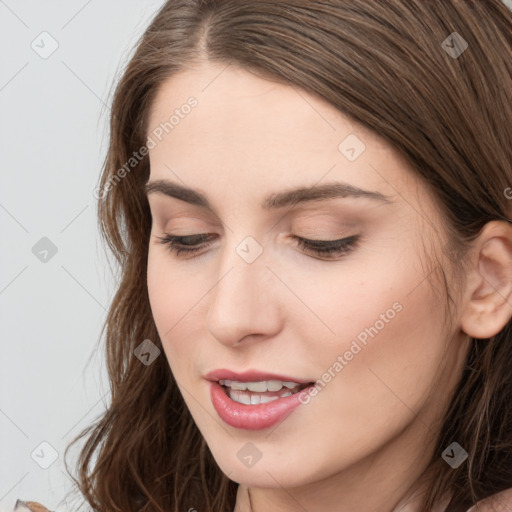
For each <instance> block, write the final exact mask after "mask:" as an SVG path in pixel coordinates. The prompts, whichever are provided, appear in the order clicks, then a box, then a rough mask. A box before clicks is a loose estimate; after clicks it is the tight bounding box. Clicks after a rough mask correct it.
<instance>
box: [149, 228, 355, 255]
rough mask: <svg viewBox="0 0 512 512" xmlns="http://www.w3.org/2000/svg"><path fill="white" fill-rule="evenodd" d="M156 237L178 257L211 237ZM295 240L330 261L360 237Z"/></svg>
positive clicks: (199, 247)
mask: <svg viewBox="0 0 512 512" xmlns="http://www.w3.org/2000/svg"><path fill="white" fill-rule="evenodd" d="M156 237H157V238H158V239H159V240H160V242H159V243H161V244H165V245H167V246H168V248H169V250H170V251H171V252H173V253H175V254H176V256H179V255H180V254H185V255H191V254H195V253H197V252H199V251H201V250H203V249H204V248H206V247H208V246H209V245H210V244H209V243H203V244H201V242H205V241H209V239H211V236H210V235H208V234H207V233H201V234H198V235H189V236H177V235H172V234H170V233H164V236H158V235H156ZM292 238H294V239H295V240H297V242H298V245H299V247H300V248H301V249H303V250H304V251H306V252H308V253H312V254H314V255H315V256H327V257H329V258H331V259H332V256H334V257H339V256H343V255H344V254H348V253H349V252H350V251H352V250H354V249H355V248H356V246H357V242H358V241H359V238H360V235H352V236H349V237H346V238H341V239H339V240H309V239H307V238H302V237H299V236H293V237H292Z"/></svg>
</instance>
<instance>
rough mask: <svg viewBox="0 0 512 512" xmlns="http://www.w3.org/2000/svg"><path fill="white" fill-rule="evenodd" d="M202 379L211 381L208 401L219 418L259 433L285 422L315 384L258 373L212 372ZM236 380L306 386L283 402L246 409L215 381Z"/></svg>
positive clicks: (231, 424)
mask: <svg viewBox="0 0 512 512" xmlns="http://www.w3.org/2000/svg"><path fill="white" fill-rule="evenodd" d="M205 378H206V379H207V380H209V381H210V399H211V401H212V404H213V407H214V409H215V410H216V412H217V414H218V415H219V417H220V418H221V419H222V420H223V421H224V422H225V423H227V424H228V425H230V426H231V427H234V428H239V429H245V430H262V429H265V428H270V427H273V426H274V425H276V424H277V423H280V422H281V421H283V420H284V419H285V418H287V417H288V416H289V415H290V414H291V413H292V412H293V411H294V410H295V409H296V408H297V407H298V406H299V405H302V404H303V403H304V401H303V400H301V399H302V398H306V396H307V394H308V392H309V388H310V387H311V386H313V384H314V383H311V381H308V380H304V379H296V378H295V377H289V376H284V375H277V374H275V373H265V372H260V371H257V370H248V371H246V372H242V373H239V372H233V371H231V370H214V371H212V372H210V373H208V374H207V375H206V376H205ZM224 379H226V380H236V381H239V382H255V381H261V380H280V381H284V382H288V381H290V382H297V383H299V384H308V383H311V384H310V386H307V387H306V388H304V389H303V390H301V391H299V392H298V393H295V394H293V395H290V396H287V397H285V398H279V399H277V400H273V401H272V402H267V403H265V404H257V405H245V404H241V403H239V402H235V401H234V400H232V399H231V398H230V397H229V396H228V395H227V393H226V392H225V390H224V388H223V387H222V386H221V385H220V384H219V383H218V382H217V381H218V380H224Z"/></svg>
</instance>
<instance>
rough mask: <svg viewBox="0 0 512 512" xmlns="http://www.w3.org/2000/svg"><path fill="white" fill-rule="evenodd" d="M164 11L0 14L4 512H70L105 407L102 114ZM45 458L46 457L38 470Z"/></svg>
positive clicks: (84, 7)
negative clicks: (80, 467)
mask: <svg viewBox="0 0 512 512" xmlns="http://www.w3.org/2000/svg"><path fill="white" fill-rule="evenodd" d="M163 3H164V2H163V0H144V1H141V0H109V1H99V0H89V1H87V0H73V1H69V0H68V1H67V2H64V1H60V2H58V1H51V2H37V1H35V0H31V1H16V0H6V1H5V2H4V1H0V48H2V54H1V62H0V112H1V117H0V140H1V141H2V153H1V154H2V158H1V171H0V232H1V242H0V243H1V246H2V251H1V252H0V325H1V329H2V331H1V332H2V338H1V353H0V368H1V374H0V379H1V380H0V383H1V388H0V454H1V459H0V460H1V464H0V511H11V510H12V509H13V507H14V504H15V502H16V500H17V499H18V498H20V499H24V500H34V501H39V502H41V503H42V504H44V505H45V506H47V507H49V508H51V509H52V510H60V511H63V510H70V509H71V507H70V506H71V505H75V504H76V503H75V502H73V501H69V502H68V504H67V505H66V503H65V502H63V501H62V500H63V499H64V497H65V495H66V493H67V492H68V491H69V490H70V489H71V482H70V480H69V479H68V478H67V477H66V476H65V475H64V472H65V471H64V466H63V461H62V457H63V452H64V448H65V447H66V445H67V444H68V443H69V442H70V440H71V439H72V437H74V435H76V434H78V432H79V431H81V429H82V428H84V427H85V426H86V425H88V424H90V423H91V422H92V421H93V420H94V419H95V418H97V417H98V416H99V415H100V413H101V412H102V411H103V410H104V407H105V404H106V403H108V399H109V392H108V379H107V376H106V372H105V365H104V362H103V357H102V352H98V350H97V348H98V338H99V330H100V327H101V324H102V322H103V320H104V319H105V315H106V308H107V307H108V304H109V300H110V297H111V296H112V291H113V284H112V279H111V276H110V271H109V266H108V263H107V261H106V259H105V256H104V250H103V248H102V245H101V242H100V239H99V235H98V230H97V227H96V222H97V221H96V204H95V199H94V197H93V190H94V188H95V187H96V184H97V182H98V178H99V174H100V171H101V164H102V162H103V158H104V155H105V152H106V149H107V142H108V138H107V135H108V122H107V121H108V114H109V109H108V106H105V105H110V100H111V89H112V82H113V81H114V79H115V77H116V76H118V75H119V74H120V72H121V71H122V68H123V66H124V64H125V63H126V61H127V60H128V58H129V56H130V55H131V52H132V48H133V46H134V44H135V43H136V40H137V38H138V37H139V36H140V35H141V33H142V32H143V31H144V29H145V28H146V26H147V24H148V23H149V21H150V19H151V18H152V17H153V15H154V14H155V13H156V11H157V10H158V9H159V8H160V7H161V5H162V4H163ZM43 31H46V32H48V33H49V34H50V35H51V37H52V38H53V39H55V40H56V41H57V43H58V45H59V46H58V48H57V50H56V51H55V52H54V53H53V54H52V55H51V56H49V57H48V58H46V59H44V58H41V57H40V56H39V54H38V53H36V52H35V51H34V50H33V49H32V47H31V43H32V41H33V40H35V41H36V42H35V43H34V44H38V45H39V47H40V51H43V50H44V49H46V50H48V49H50V48H51V46H50V43H51V41H50V39H48V36H43V37H46V39H45V40H43V41H41V39H42V38H43V37H39V34H41V32H43ZM42 237H47V238H49V239H50V240H51V241H52V242H53V244H55V246H56V247H57V253H56V254H55V255H54V256H53V257H52V258H48V261H47V262H46V263H44V262H42V261H40V260H39V259H38V258H37V257H36V256H35V255H34V254H33V253H32V247H33V246H34V245H35V244H36V243H37V242H38V241H39V240H40V239H41V238H42ZM43 256H44V254H42V255H41V257H43ZM100 348H101V349H102V348H103V343H101V345H100ZM89 358H91V360H90V363H89V364H88V365H87V362H88V359H89ZM44 441H46V442H47V443H49V444H50V445H51V446H52V447H53V448H54V449H55V450H56V451H57V452H58V459H57V460H56V461H55V462H54V463H53V464H52V465H51V466H49V467H48V469H43V468H42V467H40V465H38V463H36V462H35V461H34V460H33V458H32V453H33V451H34V450H35V449H36V448H38V446H39V445H40V443H41V442H44ZM51 453H52V452H51V450H50V449H49V448H47V447H45V446H43V447H42V448H39V449H38V450H36V452H35V454H34V458H35V459H36V460H38V461H39V462H41V463H44V462H45V461H50V460H51V459H50V457H51ZM76 453H77V451H76V450H74V451H73V452H72V453H71V456H70V457H69V458H68V460H69V461H70V462H71V463H72V462H73V461H74V460H76Z"/></svg>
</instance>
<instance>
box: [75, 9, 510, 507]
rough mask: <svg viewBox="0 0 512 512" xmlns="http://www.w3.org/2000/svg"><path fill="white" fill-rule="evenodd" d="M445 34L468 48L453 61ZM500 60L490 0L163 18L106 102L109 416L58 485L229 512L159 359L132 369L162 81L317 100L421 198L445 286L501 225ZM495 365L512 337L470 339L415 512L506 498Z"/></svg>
mask: <svg viewBox="0 0 512 512" xmlns="http://www.w3.org/2000/svg"><path fill="white" fill-rule="evenodd" d="M454 32H456V33H457V34H458V36H460V37H461V38H462V39H463V40H464V41H465V42H466V43H467V48H465V50H464V51H463V52H462V53H461V54H460V55H458V56H456V55H453V53H452V54H450V48H451V49H452V51H453V48H455V49H459V50H463V49H464V46H463V45H461V44H460V41H461V40H460V39H458V40H454V39H453V38H454V37H458V36H453V33H454ZM450 38H451V39H450ZM446 41H448V43H446ZM511 48H512V13H511V12H510V11H509V10H508V9H507V7H506V6H505V5H504V4H503V3H502V2H501V1H500V0H465V1H462V0H428V1H425V0H379V1H369V0H311V1H308V0H289V1H273V0H250V1H246V0H243V1H242V0H171V1H168V2H167V3H165V5H164V6H163V7H162V8H161V9H160V11H159V12H158V13H157V14H156V16H155V17H154V19H153V21H152V23H151V25H150V26H149V27H148V29H147V30H146V32H145V33H144V35H143V36H142V37H141V39H140V40H139V41H138V43H137V46H136V50H135V52H134V54H133V56H132V58H131V60H130V61H129V63H128V65H127V67H126V69H125V71H124V73H123V75H122V77H121V79H120V80H119V83H118V85H117V88H116V90H115V94H114V98H113V102H112V111H111V117H110V145H109V149H108V154H107V156H106V159H105V162H104V168H103V172H102V175H101V179H100V183H99V187H100V188H99V190H100V191H101V192H100V193H99V194H98V197H99V201H98V218H99V227H100V231H101V235H102V237H103V239H104V240H105V241H106V244H107V245H108V248H109V249H110V250H111V252H112V254H113V255H114V257H115V262H116V265H117V269H118V278H119V285H118V289H117V293H116V294H115V297H114V299H113V301H112V304H111V306H110V309H109V312H108V317H107V319H106V321H105V324H104V326H103V329H102V332H101V335H102V336H103V334H105V340H106V360H107V365H108V374H109V380H110V387H111V403H110V405H109V407H108V408H107V410H106V412H105V413H104V414H103V415H102V416H101V417H100V419H99V420H98V421H96V422H95V423H94V424H93V425H91V426H89V427H88V428H87V429H85V430H84V431H83V432H82V433H80V434H79V435H78V436H77V437H76V438H75V439H74V440H73V441H72V443H71V444H70V445H69V446H68V448H67V449H66V455H67V452H68V450H69V448H70V447H71V445H73V444H74V443H76V442H77V441H78V440H80V439H82V438H83V437H86V442H85V444H84V446H83V448H82V449H81V452H80V457H79V460H78V464H77V467H78V480H76V479H75V478H74V477H73V478H74V480H75V483H76V484H77V488H79V490H80V492H81V493H82V494H83V496H84V497H85V499H86V500H87V502H88V503H89V504H90V505H91V507H92V508H93V509H94V510H97V511H101V512H103V511H105V512H106V511H108V512H112V511H119V512H128V511H134V512H135V511H153V510H154V511H160V512H164V511H165V512H171V511H172V512H177V511H182V510H189V509H191V508H192V509H196V510H198V511H200V512H204V511H212V512H231V511H232V510H233V507H234V503H235V494H236V489H237V484H236V483H234V482H232V481H230V480H229V479H228V478H227V477H226V476H225V475H224V474H223V473H222V472H221V471H220V469H219V467H218V466H217V465H216V463H215V461H214V459H213V458H212V455H211V453H210V451H209V449H208V447H207V446H206V444H205V441H204V439H203V438H202V436H201V434H200V433H199V431H198V429H197V428H196V426H195V424H194V421H193V420H192V417H191V415H190V413H189V411H188V409H187V407H186V406H185V403H184V401H183V399H182V397H181V395H180V393H179V390H178V388H177V385H176V382H175V380H174V379H173V376H172V373H171V371H170V369H169V365H168V363H167V361H166V359H165V357H159V358H157V359H156V360H155V361H154V362H153V363H152V364H151V365H148V366H146V365H143V364H141V362H140V361H139V359H138V358H136V357H134V350H135V348H136V347H137V346H139V345H140V344H141V342H142V341H143V340H145V339H150V340H151V341H152V342H153V343H154V344H155V345H156V346H158V347H159V348H160V349H161V350H162V351H163V348H162V345H161V341H160V339H159V337H158V334H157V330H156V327H155V324H154V322H153V318H152V314H151V310H150V306H149V300H148V292H147V283H146V266H147V255H148V243H149V234H150V230H151V215H150V211H149V206H148V203H147V199H146V197H145V195H144V192H143V184H144V183H145V182H146V180H147V179H148V176H149V161H148V157H147V155H145V156H143V157H142V156H141V157H140V158H139V157H137V158H135V157H134V156H133V155H134V152H137V155H139V156H140V152H139V150H140V148H142V147H144V146H145V145H146V144H147V141H148V139H147V137H148V135H149V134H148V130H149V127H148V113H149V111H150V108H151V105H152V102H153V100H154V98H155V94H156V93H157V90H158V88H159V86H160V85H161V84H162V83H163V82H164V80H166V79H167V78H169V77H171V76H172V75H174V74H175V73H177V72H178V71H182V70H184V69H185V68H186V67H187V66H188V65H189V64H190V63H192V62H194V61H196V60H199V59H206V58H207V59H209V60H210V61H216V62H219V63H224V64H226V65H228V64H231V63H233V64H236V65H239V66H242V67H244V68H246V69H250V70H251V71H253V72H256V73H259V74H260V75H261V76H263V77H267V78H269V79H272V80H277V81H280V82H283V83H287V84H292V85H294V86H298V87H301V88H303V89H304V90H306V91H308V92H310V93H313V94H316V95H317V96H318V97H320V98H323V99H324V100H327V101H328V102H329V103H330V104H331V105H333V106H334V107H335V108H337V109H339V110H340V111H341V112H342V113H344V114H345V115H346V116H349V117H350V118H351V119H353V120H355V121H356V122H358V123H361V124H362V125H364V126H365V127H367V128H369V129H371V130H373V131H374V132H375V133H377V134H378V135H379V136H381V137H383V138H384V139H385V140H386V141H387V142H389V144H390V145H391V146H393V147H394V148H395V149H396V150H397V151H398V152H400V154H402V155H403V156H404V158H406V160H407V162H408V163H409V164H410V167H411V169H412V170H413V172H415V173H416V175H417V176H418V177H420V178H421V179H422V180H423V181H424V182H425V184H426V185H427V186H428V187H429V189H430V191H431V194H432V197H433V198H434V199H435V201H436V202H437V203H438V204H439V208H440V211H441V213H442V215H443V217H444V219H445V226H444V227H445V229H446V232H447V233H449V235H450V236H449V239H450V246H449V247H448V246H447V247H446V249H447V250H446V254H445V256H446V257H447V259H448V261H449V263H450V265H449V266H448V268H447V269H446V270H449V271H452V270H453V275H461V268H462V267H461V265H460V262H461V261H463V260H462V259H461V257H463V256H464V254H465V249H466V248H467V247H468V245H467V244H468V243H469V242H470V241H472V240H474V239H475V237H476V236H477V235H478V234H479V232H480V231H481V229H482V227H483V226H484V225H485V224H486V223H488V222H490V221H492V220H502V221H507V222H511V217H512V216H511V204H512V202H511V201H510V200H509V199H508V198H507V194H506V193H504V191H505V190H507V189H508V190H510V188H509V187H511V186H512V130H511V129H510V127H511V126H512V78H511V77H512V58H511V57H512V50H511ZM199 108H200V107H199ZM133 158H135V160H131V159H133ZM127 162H130V166H129V167H127V166H126V163H127ZM123 167H124V169H125V171H124V172H120V169H122V168H123ZM442 270H443V276H445V273H444V269H442ZM452 282H453V280H452ZM448 283H449V282H448V280H447V279H446V276H445V277H444V285H445V287H446V290H445V291H446V293H445V294H444V295H445V297H446V299H447V303H448V305H449V303H450V301H451V302H452V303H453V298H452V295H451V293H455V288H453V287H452V289H451V290H450V289H449V288H448V286H449V285H448ZM511 361H512V321H509V322H508V324H507V325H506V327H505V328H504V329H503V330H502V331H501V332H500V333H499V334H497V335H496V336H494V337H493V338H491V339H488V340H475V339H471V346H470V350H469V352H468V356H467V361H466V366H465V368H464V371H463V374H462V376H461V379H460V383H459V386H458V389H457V390H456V392H455V393H454V394H453V397H451V402H450V405H449V408H448V409H447V411H446V415H445V418H444V421H443V423H442V427H441V430H440V434H439V437H438V440H437V446H436V449H435V452H434V455H433V457H432V460H431V461H430V464H429V466H428V469H427V471H426V473H425V475H424V476H425V477H426V481H428V489H427V491H428V492H427V493H426V495H425V500H424V503H423V508H422V511H421V512H429V511H430V510H432V508H433V507H434V505H435V504H436V503H438V502H439V501H440V499H441V498H442V497H443V496H445V495H450V496H452V498H451V502H450V505H449V506H448V510H449V511H450V512H458V511H463V510H466V508H468V507H469V506H470V505H472V504H473V503H475V502H476V501H477V500H480V499H483V498H485V497H487V496H490V495H492V494H494V493H497V492H499V491H501V490H503V489H506V488H509V487H512V407H511V405H512V371H511ZM452 441H456V442H457V443H459V444H460V445H461V446H462V447H463V448H464V449H465V450H466V451H467V452H468V453H469V459H468V461H467V462H466V463H464V464H462V465H461V466H460V467H458V468H457V469H452V468H451V467H450V466H449V465H448V464H447V463H446V462H445V461H444V460H442V458H441V453H442V451H443V450H444V449H445V448H446V447H447V446H448V445H450V443H451V442H452ZM66 469H67V470H68V472H69V468H68V466H67V464H66Z"/></svg>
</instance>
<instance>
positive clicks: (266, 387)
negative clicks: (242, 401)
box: [219, 380, 299, 393]
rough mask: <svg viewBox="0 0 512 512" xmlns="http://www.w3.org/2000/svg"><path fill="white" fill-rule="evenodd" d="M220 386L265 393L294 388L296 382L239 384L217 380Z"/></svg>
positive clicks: (265, 381)
mask: <svg viewBox="0 0 512 512" xmlns="http://www.w3.org/2000/svg"><path fill="white" fill-rule="evenodd" d="M219 384H220V385H221V386H227V387H229V388H231V389H232V390H236V391H253V392H255V393H264V392H265V391H280V390H281V389H282V388H283V387H285V388H288V389H293V388H296V387H297V386H298V385H299V384H298V383H297V382H291V381H287V382H283V381H280V380H262V381H258V382H239V381H236V380H219Z"/></svg>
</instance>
